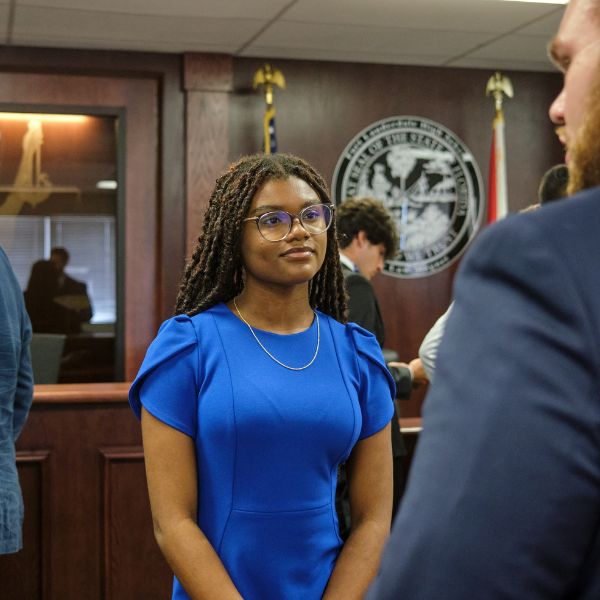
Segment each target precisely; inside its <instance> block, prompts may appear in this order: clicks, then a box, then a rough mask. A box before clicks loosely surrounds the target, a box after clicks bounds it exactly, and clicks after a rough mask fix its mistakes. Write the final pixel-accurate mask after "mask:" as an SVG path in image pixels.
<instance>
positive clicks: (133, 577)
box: [99, 446, 172, 600]
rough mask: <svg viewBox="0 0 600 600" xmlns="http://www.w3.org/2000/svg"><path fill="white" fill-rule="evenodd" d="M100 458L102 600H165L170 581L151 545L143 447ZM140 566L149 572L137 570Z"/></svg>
mask: <svg viewBox="0 0 600 600" xmlns="http://www.w3.org/2000/svg"><path fill="white" fill-rule="evenodd" d="M99 452H100V455H101V460H102V467H101V468H102V477H101V479H102V488H103V489H102V498H103V500H102V511H101V521H102V522H101V531H102V568H101V580H102V583H103V598H104V599H105V600H129V599H130V598H133V597H138V598H148V599H153V598H155V599H156V600H159V599H161V598H166V597H168V592H169V589H170V585H171V576H172V575H171V571H170V569H169V567H168V566H167V564H166V562H165V561H164V559H163V558H162V555H161V554H160V551H159V549H158V546H157V544H156V542H155V540H154V535H153V529H152V519H151V517H150V505H149V501H148V499H147V492H146V489H147V487H146V476H145V471H144V454H143V451H142V447H141V446H129V447H106V448H99ZM133 498H135V502H132V501H131V500H132V499H133ZM140 564H152V565H154V568H153V569H152V571H149V570H148V569H145V568H144V569H140V568H139V565H140ZM140 575H141V576H140Z"/></svg>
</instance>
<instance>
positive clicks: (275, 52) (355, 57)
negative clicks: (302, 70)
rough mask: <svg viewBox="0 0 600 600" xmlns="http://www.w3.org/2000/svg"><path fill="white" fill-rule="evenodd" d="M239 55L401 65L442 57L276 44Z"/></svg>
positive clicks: (440, 61)
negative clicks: (399, 55)
mask: <svg viewBox="0 0 600 600" xmlns="http://www.w3.org/2000/svg"><path fill="white" fill-rule="evenodd" d="M241 56H246V57H254V58H265V59H268V60H271V62H273V63H275V62H276V60H277V58H281V59H295V60H324V61H334V62H337V61H339V62H359V63H380V64H393V65H397V64H403V65H428V66H441V65H442V64H443V62H444V58H443V57H440V56H427V55H424V54H420V55H408V54H403V55H402V57H401V59H399V57H398V54H389V53H384V52H364V51H361V50H360V49H356V50H354V51H352V52H348V51H347V50H342V51H338V50H320V49H317V48H286V47H277V46H255V45H252V46H250V47H248V48H246V49H245V50H244V51H243V52H242V53H241Z"/></svg>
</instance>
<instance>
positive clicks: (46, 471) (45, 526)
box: [16, 449, 52, 598]
mask: <svg viewBox="0 0 600 600" xmlns="http://www.w3.org/2000/svg"><path fill="white" fill-rule="evenodd" d="M50 456H51V450H50V449H40V450H22V451H17V453H16V459H17V460H16V462H17V467H20V469H23V467H25V466H26V465H33V466H36V467H37V468H38V469H39V478H40V498H39V499H38V505H39V507H40V515H39V522H40V531H39V540H38V547H39V548H40V556H39V560H40V564H39V567H38V571H39V574H40V590H41V591H42V598H50V597H51V592H52V569H51V568H50V559H51V553H52V547H51V540H50V523H51V515H50V506H51V489H50V488H51V481H50V460H49V459H50ZM26 518H27V514H26Z"/></svg>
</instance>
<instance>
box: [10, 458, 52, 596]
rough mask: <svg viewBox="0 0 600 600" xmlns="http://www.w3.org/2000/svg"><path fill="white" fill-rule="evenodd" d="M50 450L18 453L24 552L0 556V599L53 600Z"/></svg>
mask: <svg viewBox="0 0 600 600" xmlns="http://www.w3.org/2000/svg"><path fill="white" fill-rule="evenodd" d="M49 455H50V451H49V450H37V451H32V452H19V453H18V454H17V469H18V472H19V481H20V483H21V490H22V493H23V498H24V502H25V499H27V501H26V509H25V520H24V523H23V549H22V550H21V551H20V552H18V553H15V554H5V555H0V598H10V599H11V600H44V599H46V598H50V591H51V589H52V587H51V586H52V579H51V571H50V551H51V548H50V537H49V523H50V512H49V503H48V501H49V498H50V479H49V469H48V464H49V460H48V457H49Z"/></svg>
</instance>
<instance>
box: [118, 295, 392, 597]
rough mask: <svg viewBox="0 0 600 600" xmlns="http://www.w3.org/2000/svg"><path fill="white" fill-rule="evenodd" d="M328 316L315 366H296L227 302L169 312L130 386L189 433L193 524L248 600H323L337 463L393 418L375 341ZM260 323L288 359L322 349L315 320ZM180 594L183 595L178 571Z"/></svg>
mask: <svg viewBox="0 0 600 600" xmlns="http://www.w3.org/2000/svg"><path fill="white" fill-rule="evenodd" d="M319 320H320V328H321V340H320V349H319V353H318V356H317V358H316V360H315V361H314V363H313V364H312V365H311V366H310V367H308V368H306V369H304V370H302V371H290V370H288V369H285V368H284V367H282V366H280V365H278V364H277V363H276V362H274V361H273V360H272V359H271V358H270V357H269V356H267V354H266V353H265V352H264V351H263V350H262V349H261V348H260V346H259V345H258V344H257V342H256V340H255V339H254V337H253V336H252V334H251V332H250V330H249V329H248V327H247V326H246V325H245V324H244V323H243V322H242V321H240V320H239V319H238V318H237V317H236V316H235V315H234V314H233V313H232V312H231V311H230V310H229V309H228V308H227V306H225V305H224V304H218V305H216V306H214V307H212V308H211V309H209V310H207V311H205V312H203V313H200V314H199V315H195V316H194V317H191V318H190V317H188V316H184V315H180V316H176V317H173V318H172V319H169V320H168V321H165V323H163V325H162V327H161V328H160V330H159V333H158V336H157V337H156V339H155V340H154V341H153V342H152V344H151V346H150V348H149V349H148V352H147V354H146V358H145V359H144V362H143V364H142V367H141V369H140V371H139V373H138V376H137V378H136V379H135V381H134V383H133V385H132V387H131V391H130V396H129V399H130V403H131V406H132V408H133V410H134V411H135V413H136V414H137V416H138V417H139V416H140V410H141V405H142V404H143V405H144V407H145V408H146V410H148V412H150V413H151V414H152V415H154V416H155V417H156V418H158V419H160V420H161V421H163V422H164V423H166V424H167V425H169V426H171V427H174V428H175V429H177V430H179V431H181V432H183V433H184V434H186V435H189V436H190V437H191V438H192V439H193V440H194V442H195V446H196V460H197V468H198V482H199V493H198V526H199V527H200V529H201V530H202V531H203V532H204V534H205V535H206V536H207V538H208V539H209V540H210V542H211V544H212V545H213V547H214V549H215V550H216V552H217V553H218V555H219V557H220V558H221V560H222V561H223V564H224V565H225V568H226V569H227V572H228V573H229V575H230V577H231V578H232V580H233V582H234V584H235V585H236V587H237V589H238V591H239V592H240V593H241V595H242V596H243V597H244V599H245V600H283V599H285V600H296V599H297V600H318V599H319V598H321V596H322V595H323V592H324V590H325V587H326V586H327V582H328V580H329V577H330V576H331V572H332V570H333V568H334V566H335V561H336V559H337V557H338V554H339V552H340V549H341V546H342V540H341V539H340V537H339V535H338V524H337V516H336V511H335V488H336V475H337V467H338V465H339V463H340V462H343V461H344V460H346V459H347V458H348V456H349V455H350V452H351V451H352V448H353V447H354V445H355V444H356V442H357V441H359V440H361V439H363V438H366V437H368V436H371V435H373V434H374V433H376V432H377V431H380V430H381V429H382V428H383V427H385V425H387V423H389V421H390V419H391V418H392V413H393V404H392V402H393V400H392V398H393V396H394V383H393V380H392V379H391V377H390V375H389V372H388V370H387V368H386V367H385V364H384V362H383V358H382V355H381V350H380V349H379V345H378V344H377V341H376V340H375V338H374V336H373V335H371V334H370V333H368V332H367V331H365V330H364V329H362V328H360V327H359V326H357V325H354V324H348V325H342V324H340V323H338V322H337V321H335V320H334V319H332V318H331V317H328V316H327V315H324V314H323V313H319ZM254 331H255V332H256V334H257V335H258V337H259V339H260V340H261V342H262V343H263V344H264V345H265V347H266V348H267V349H268V350H269V351H270V352H271V353H272V354H273V355H274V356H276V357H277V358H278V359H279V360H281V361H282V362H284V363H285V364H287V365H290V366H302V365H304V364H306V363H307V362H308V361H309V360H310V359H311V357H312V356H313V354H314V350H315V347H316V343H317V323H316V319H314V320H313V323H312V325H311V326H310V327H309V328H308V329H307V330H305V331H303V332H300V333H295V334H290V335H280V334H275V333H270V332H266V331H262V330H257V329H255V330H254ZM198 568H199V569H201V568H202V566H201V565H198ZM173 598H174V599H177V600H179V599H184V598H188V595H187V594H186V593H185V591H184V590H183V588H182V586H181V584H180V583H179V582H178V581H177V579H176V578H175V582H174V586H173Z"/></svg>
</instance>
